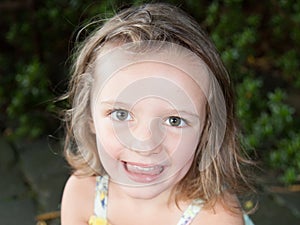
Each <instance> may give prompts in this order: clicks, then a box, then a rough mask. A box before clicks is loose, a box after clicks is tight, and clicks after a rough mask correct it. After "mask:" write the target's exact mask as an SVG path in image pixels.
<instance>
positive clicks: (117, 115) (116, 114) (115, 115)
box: [110, 109, 132, 121]
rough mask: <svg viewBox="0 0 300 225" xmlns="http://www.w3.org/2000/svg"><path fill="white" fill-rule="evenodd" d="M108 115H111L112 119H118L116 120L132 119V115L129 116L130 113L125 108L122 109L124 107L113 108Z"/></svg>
mask: <svg viewBox="0 0 300 225" xmlns="http://www.w3.org/2000/svg"><path fill="white" fill-rule="evenodd" d="M110 116H111V118H112V119H114V120H118V121H128V120H132V117H131V115H130V113H129V112H128V111H127V110H124V109H116V110H113V111H112V112H111V113H110Z"/></svg>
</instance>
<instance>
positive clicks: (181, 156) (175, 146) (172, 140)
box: [165, 131, 199, 164]
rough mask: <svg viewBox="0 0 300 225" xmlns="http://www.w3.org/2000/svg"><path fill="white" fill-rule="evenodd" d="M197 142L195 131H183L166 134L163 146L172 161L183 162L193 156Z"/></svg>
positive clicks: (197, 137)
mask: <svg viewBox="0 0 300 225" xmlns="http://www.w3.org/2000/svg"><path fill="white" fill-rule="evenodd" d="M198 142H199V135H198V134H197V133H196V132H191V131H183V132H182V133H180V134H172V135H168V136H167V139H166V140H165V147H166V149H168V152H169V154H170V156H171V158H172V161H173V162H174V163H179V164H183V163H186V162H187V161H188V160H189V159H191V158H192V157H193V156H194V154H195V152H196V148H197V145H198Z"/></svg>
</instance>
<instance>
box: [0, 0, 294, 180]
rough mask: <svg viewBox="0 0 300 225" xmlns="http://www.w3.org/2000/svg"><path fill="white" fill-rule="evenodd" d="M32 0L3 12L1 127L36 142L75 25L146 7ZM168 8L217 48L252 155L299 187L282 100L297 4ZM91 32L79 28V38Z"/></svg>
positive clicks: (205, 3)
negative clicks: (194, 23) (185, 15)
mask: <svg viewBox="0 0 300 225" xmlns="http://www.w3.org/2000/svg"><path fill="white" fill-rule="evenodd" d="M21 2H22V1H21ZM30 2H36V1H29V3H26V1H25V3H20V4H23V5H22V6H20V7H21V8H22V9H24V10H19V9H18V8H16V9H13V8H12V9H7V10H6V11H5V10H3V11H1V12H0V17H1V18H0V19H1V26H0V30H1V35H0V45H1V52H0V77H1V78H0V109H1V113H0V122H1V123H0V129H1V132H2V134H3V135H4V136H6V137H10V138H36V137H39V136H40V135H45V134H49V133H51V132H53V131H54V130H55V129H57V127H58V126H59V123H60V122H59V121H58V120H57V119H55V117H54V116H53V114H54V112H55V111H57V110H58V108H57V105H55V104H54V103H53V100H54V98H55V96H59V95H60V94H62V93H63V92H64V91H65V89H66V83H67V82H66V80H67V78H68V68H69V65H68V64H66V62H67V63H68V62H69V61H68V57H69V56H70V53H71V51H70V50H71V49H72V47H73V44H74V41H75V37H76V35H72V34H74V31H75V32H78V31H79V30H80V27H79V26H78V25H79V24H87V23H89V22H91V21H93V20H95V19H101V18H102V19H103V18H105V17H109V16H111V15H112V13H113V12H114V11H117V10H118V9H120V8H122V7H123V6H126V5H130V4H139V3H141V2H147V1H144V0H133V1H122V0H110V1H97V2H91V1H82V0H45V1H38V2H36V3H35V5H33V4H31V3H30ZM165 2H169V3H173V4H176V5H180V6H181V7H182V8H183V9H185V10H186V11H188V12H189V13H190V14H191V15H193V16H194V17H195V18H196V19H197V20H198V21H199V22H200V24H201V25H202V26H203V27H204V29H206V30H207V32H208V33H209V34H210V36H211V38H212V40H213V41H214V42H215V44H216V46H217V48H218V49H219V51H220V54H221V57H222V59H223V60H224V62H225V64H226V67H227V68H228V69H229V71H230V74H231V77H232V79H233V83H234V86H235V88H236V94H237V103H236V104H237V107H236V108H237V115H238V117H239V121H240V126H241V128H242V131H243V134H244V137H243V142H244V144H245V146H246V148H247V149H248V152H249V154H250V155H251V154H252V153H253V151H256V152H257V153H258V155H259V157H260V159H261V160H262V161H263V163H264V164H265V165H266V166H267V167H269V168H271V169H273V170H277V171H279V172H280V174H281V175H282V176H281V180H282V181H284V182H287V183H291V182H294V181H296V180H297V179H298V177H299V174H300V156H299V154H300V151H299V149H300V146H299V145H300V144H299V143H300V131H299V128H297V127H299V124H300V121H299V117H297V115H299V112H297V111H295V110H294V109H293V107H292V106H291V105H288V104H287V102H288V101H287V100H288V99H289V95H288V93H289V92H290V91H295V92H296V94H297V93H299V91H298V89H299V88H300V74H299V73H300V72H299V71H300V60H299V58H300V2H299V1H288V0H280V1H261V2H259V3H258V4H256V3H254V2H253V1H250V0H213V1H209V0H187V1H176V0H169V1H167V0H166V1H165ZM99 15H100V16H99ZM92 28H93V26H90V27H89V28H87V29H86V30H83V31H82V32H81V34H80V36H79V40H82V39H83V38H84V37H85V36H86V35H87V33H88V32H89V31H90V30H91V29H92ZM288 88H289V89H290V90H289V92H288V91H287V90H288ZM2 112H4V113H2Z"/></svg>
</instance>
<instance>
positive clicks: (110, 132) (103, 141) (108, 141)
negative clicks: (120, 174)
mask: <svg viewBox="0 0 300 225" xmlns="http://www.w3.org/2000/svg"><path fill="white" fill-rule="evenodd" d="M96 139H97V142H98V151H105V152H106V153H107V154H108V155H110V156H111V157H113V158H118V155H119V154H120V152H121V151H122V146H121V145H120V142H119V141H118V138H117V137H116V135H115V129H114V127H113V126H112V123H111V122H110V121H108V120H105V119H103V120H100V121H98V123H97V124H96Z"/></svg>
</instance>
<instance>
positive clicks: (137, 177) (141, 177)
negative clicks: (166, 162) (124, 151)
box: [123, 162, 164, 183]
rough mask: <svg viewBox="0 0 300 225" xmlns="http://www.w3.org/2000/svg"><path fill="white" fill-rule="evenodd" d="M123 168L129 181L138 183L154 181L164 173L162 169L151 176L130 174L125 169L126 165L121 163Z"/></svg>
mask: <svg viewBox="0 0 300 225" xmlns="http://www.w3.org/2000/svg"><path fill="white" fill-rule="evenodd" d="M123 168H124V170H125V172H126V174H127V176H128V177H129V179H131V180H133V181H135V182H138V183H150V182H153V181H154V180H156V179H157V178H158V177H159V176H160V175H161V174H162V173H163V171H164V168H163V169H162V170H161V172H160V173H158V174H155V175H151V174H144V173H136V172H131V171H129V170H128V169H127V166H126V163H125V162H123Z"/></svg>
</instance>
